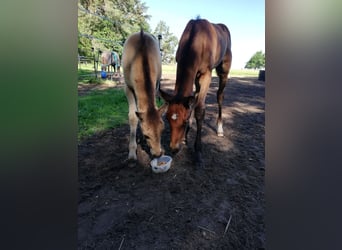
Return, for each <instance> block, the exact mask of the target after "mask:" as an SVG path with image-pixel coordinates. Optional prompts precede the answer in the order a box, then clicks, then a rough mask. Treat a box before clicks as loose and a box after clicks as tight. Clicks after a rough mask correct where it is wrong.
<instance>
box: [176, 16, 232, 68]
mask: <svg viewBox="0 0 342 250" xmlns="http://www.w3.org/2000/svg"><path fill="white" fill-rule="evenodd" d="M230 49H231V40H230V32H229V29H228V28H227V26H226V25H224V24H214V23H210V22H209V21H208V20H206V19H197V20H190V21H189V22H188V24H187V25H186V27H185V29H184V31H183V34H182V36H181V39H180V41H179V46H178V50H177V52H176V61H177V62H181V61H183V62H181V63H182V64H184V63H185V62H184V61H187V62H190V61H192V63H196V61H198V62H203V61H205V62H207V63H208V64H209V67H210V68H213V67H215V66H216V65H217V64H218V63H219V62H220V61H221V60H222V58H223V56H224V55H225V54H226V53H227V52H229V51H230ZM187 58H191V60H188V59H187ZM206 66H207V65H205V66H204V67H206Z"/></svg>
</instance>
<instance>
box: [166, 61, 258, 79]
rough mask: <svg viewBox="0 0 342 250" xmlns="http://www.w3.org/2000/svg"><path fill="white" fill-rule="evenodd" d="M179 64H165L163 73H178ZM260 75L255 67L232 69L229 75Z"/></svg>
mask: <svg viewBox="0 0 342 250" xmlns="http://www.w3.org/2000/svg"><path fill="white" fill-rule="evenodd" d="M176 71H177V64H165V65H162V73H163V74H173V75H176ZM212 75H213V76H216V72H215V69H214V70H213V71H212ZM258 75H259V70H254V69H231V70H230V72H229V76H232V77H257V76H258Z"/></svg>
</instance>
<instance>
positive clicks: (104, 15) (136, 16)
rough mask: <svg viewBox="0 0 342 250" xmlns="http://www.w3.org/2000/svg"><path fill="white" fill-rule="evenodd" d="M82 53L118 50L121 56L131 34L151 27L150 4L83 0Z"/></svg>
mask: <svg viewBox="0 0 342 250" xmlns="http://www.w3.org/2000/svg"><path fill="white" fill-rule="evenodd" d="M78 8H79V9H78V32H79V40H78V49H79V54H80V55H84V56H91V55H92V48H94V49H95V51H96V50H107V49H108V50H115V51H117V52H118V53H119V54H120V55H121V53H122V49H123V44H124V42H125V41H126V39H127V37H128V36H129V35H130V34H132V33H134V32H138V31H140V29H141V28H143V30H146V31H149V32H150V30H151V28H150V26H149V24H148V22H147V20H148V19H149V18H150V16H148V15H146V14H145V13H146V12H147V6H146V5H145V3H142V2H141V1H140V0H129V1H128V0H79V2H78Z"/></svg>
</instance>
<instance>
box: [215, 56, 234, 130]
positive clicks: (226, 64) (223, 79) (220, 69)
mask: <svg viewBox="0 0 342 250" xmlns="http://www.w3.org/2000/svg"><path fill="white" fill-rule="evenodd" d="M230 64H231V60H226V61H223V62H222V63H220V64H219V65H218V66H217V67H216V73H217V75H218V77H219V88H218V90H217V94H216V100H217V104H218V117H217V122H216V124H217V135H218V136H223V135H224V134H223V123H222V102H223V98H224V94H223V91H224V88H225V87H226V84H227V80H228V73H229V69H230Z"/></svg>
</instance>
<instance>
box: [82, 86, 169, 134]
mask: <svg viewBox="0 0 342 250" xmlns="http://www.w3.org/2000/svg"><path fill="white" fill-rule="evenodd" d="M162 104H163V101H162V100H158V99H157V105H158V107H160V106H161V105H162ZM127 123H128V103H127V99H126V95H125V93H124V91H123V89H122V88H115V89H107V90H97V91H93V92H91V93H90V94H88V95H85V96H80V97H79V98H78V140H82V139H84V138H86V137H88V136H91V135H94V134H96V133H98V132H101V131H105V130H108V129H111V128H116V127H119V126H121V125H124V124H127Z"/></svg>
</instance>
